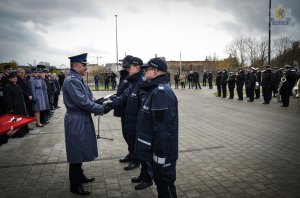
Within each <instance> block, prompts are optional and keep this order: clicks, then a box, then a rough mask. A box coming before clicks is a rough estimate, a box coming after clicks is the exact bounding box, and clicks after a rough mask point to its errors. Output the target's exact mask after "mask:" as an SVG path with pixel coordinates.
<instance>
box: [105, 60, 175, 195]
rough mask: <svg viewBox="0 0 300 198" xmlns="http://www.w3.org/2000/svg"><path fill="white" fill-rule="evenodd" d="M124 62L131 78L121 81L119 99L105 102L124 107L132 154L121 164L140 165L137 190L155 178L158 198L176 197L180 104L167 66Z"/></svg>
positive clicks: (160, 62) (125, 133) (158, 62)
mask: <svg viewBox="0 0 300 198" xmlns="http://www.w3.org/2000/svg"><path fill="white" fill-rule="evenodd" d="M122 61H123V64H122V66H123V68H124V69H125V70H127V71H128V76H127V77H126V78H125V79H124V80H123V81H121V85H120V87H119V89H118V91H117V94H116V95H117V97H110V98H109V99H108V100H106V101H104V102H103V104H104V105H106V106H109V107H111V108H114V109H116V110H117V111H119V108H124V110H123V113H124V114H123V115H122V116H121V123H122V133H123V136H124V139H125V141H126V142H127V144H128V151H129V154H128V155H127V156H125V158H122V159H120V162H122V163H123V162H129V164H128V165H127V166H125V167H124V169H125V170H132V169H134V168H137V167H139V164H141V172H140V175H139V176H138V177H134V178H132V179H131V181H132V182H133V183H137V185H136V186H135V189H136V190H142V189H145V188H147V187H149V186H151V185H152V184H153V183H152V178H153V177H154V181H155V184H156V186H157V191H158V196H159V197H176V196H177V195H176V188H175V185H174V183H175V180H176V160H177V158H178V110H177V108H178V107H177V106H178V104H177V99H176V96H175V94H174V93H173V91H172V89H171V88H170V86H169V83H168V76H167V64H166V63H165V61H164V60H162V59H160V58H153V59H151V60H150V61H149V62H148V63H147V64H146V65H143V61H142V60H141V59H140V58H138V57H133V56H126V57H125V58H124V59H123V60H122ZM142 69H144V70H142Z"/></svg>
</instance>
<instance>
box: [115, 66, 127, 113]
mask: <svg viewBox="0 0 300 198" xmlns="http://www.w3.org/2000/svg"><path fill="white" fill-rule="evenodd" d="M127 77H128V72H127V71H126V70H125V69H123V70H121V71H120V83H119V86H118V89H117V93H116V96H121V95H122V93H123V92H124V91H125V90H126V89H127V88H128V85H129V83H128V80H127ZM114 116H116V117H124V116H125V105H124V106H119V107H116V108H115V109H114Z"/></svg>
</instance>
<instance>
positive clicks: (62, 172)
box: [0, 87, 300, 198]
mask: <svg viewBox="0 0 300 198" xmlns="http://www.w3.org/2000/svg"><path fill="white" fill-rule="evenodd" d="M214 92H215V90H209V89H208V88H207V87H204V88H203V89H202V90H180V89H179V90H175V93H176V95H177V97H178V101H179V149H180V151H179V160H178V162H177V181H176V187H177V194H178V197H287V198H290V197H300V170H299V167H300V110H299V109H297V106H296V105H297V101H296V99H294V98H291V105H290V107H288V108H282V107H280V104H279V103H278V102H276V101H274V99H273V100H272V102H271V104H270V105H262V104H261V103H262V102H263V101H262V99H260V100H255V101H254V102H253V103H248V102H246V101H237V100H229V99H224V98H218V97H215V96H214V95H213V93H214ZM110 93H113V92H112V91H101V92H94V96H95V97H96V98H98V97H100V96H104V95H107V94H110ZM59 105H60V106H61V107H62V108H60V109H57V110H55V113H54V116H53V118H52V119H51V120H50V123H49V124H48V125H46V126H45V127H44V128H35V127H34V125H32V126H33V128H35V129H34V130H33V131H30V133H29V134H28V135H26V136H25V137H24V138H20V139H9V143H8V144H5V145H3V146H1V147H0V197H1V198H2V197H22V198H24V197H76V196H75V195H74V194H72V193H70V192H69V179H68V164H67V160H66V150H65V140H64V126H63V119H64V114H65V107H64V105H63V103H62V97H61V98H60V103H59ZM93 119H94V123H95V127H96V132H97V124H98V117H93ZM99 134H100V136H101V137H104V138H113V141H111V140H108V139H98V149H99V154H100V157H99V158H97V159H96V160H95V161H93V162H90V163H84V164H83V168H84V170H85V174H87V175H88V176H93V177H95V178H96V180H95V182H93V183H91V184H86V185H85V187H86V188H87V189H88V190H91V191H92V194H91V195H90V197H143V198H144V197H156V196H157V192H156V187H155V185H153V186H152V187H150V188H148V189H146V190H142V191H135V190H134V185H133V184H132V183H131V181H130V179H131V178H132V177H134V176H137V175H138V174H139V170H138V169H136V170H132V171H125V170H124V169H123V167H124V164H121V163H119V161H118V160H119V158H121V157H123V156H124V155H126V154H127V153H126V151H127V147H126V144H125V141H124V140H123V137H122V133H121V125H120V119H119V118H116V117H114V116H113V114H112V112H110V113H109V114H107V115H105V116H103V117H100V129H99Z"/></svg>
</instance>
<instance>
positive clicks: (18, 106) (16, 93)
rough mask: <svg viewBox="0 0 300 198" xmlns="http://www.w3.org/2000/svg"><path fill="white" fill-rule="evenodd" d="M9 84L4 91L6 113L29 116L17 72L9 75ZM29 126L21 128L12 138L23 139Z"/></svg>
mask: <svg viewBox="0 0 300 198" xmlns="http://www.w3.org/2000/svg"><path fill="white" fill-rule="evenodd" d="M7 77H8V79H9V83H7V84H6V85H5V87H4V90H3V96H4V103H5V107H6V113H9V114H15V115H22V116H27V109H26V104H25V100H24V97H23V93H22V90H21V88H20V86H19V85H18V84H17V72H15V71H13V72H10V73H9V74H8V76H7ZM28 132H29V130H28V125H25V126H23V127H21V128H20V129H19V130H18V132H16V133H15V134H14V135H13V136H12V137H18V138H19V137H23V136H24V135H26V133H28Z"/></svg>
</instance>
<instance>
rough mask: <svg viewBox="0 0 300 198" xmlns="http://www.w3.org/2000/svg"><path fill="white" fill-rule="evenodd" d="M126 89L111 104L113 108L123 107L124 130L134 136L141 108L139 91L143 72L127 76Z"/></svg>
mask: <svg viewBox="0 0 300 198" xmlns="http://www.w3.org/2000/svg"><path fill="white" fill-rule="evenodd" d="M127 80H128V83H129V85H128V88H127V89H126V90H125V91H124V92H123V94H122V95H121V96H119V97H117V98H116V99H115V100H114V102H113V107H114V108H116V107H120V106H124V105H125V120H124V130H125V133H127V134H136V123H137V117H138V112H139V109H140V106H141V102H140V97H139V89H140V86H141V84H142V83H143V71H140V72H138V73H136V74H133V75H132V76H128V78H127Z"/></svg>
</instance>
